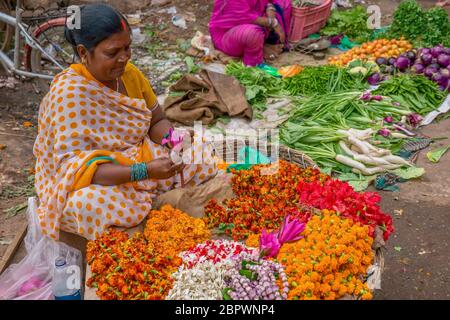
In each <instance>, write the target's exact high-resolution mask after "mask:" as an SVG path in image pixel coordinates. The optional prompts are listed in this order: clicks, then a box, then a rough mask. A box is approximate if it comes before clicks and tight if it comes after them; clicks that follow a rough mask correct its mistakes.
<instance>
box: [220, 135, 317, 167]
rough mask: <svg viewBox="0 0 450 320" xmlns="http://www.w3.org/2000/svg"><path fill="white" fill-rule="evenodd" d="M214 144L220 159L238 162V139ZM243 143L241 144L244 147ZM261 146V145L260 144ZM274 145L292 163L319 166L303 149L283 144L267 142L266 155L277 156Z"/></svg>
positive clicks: (246, 142)
mask: <svg viewBox="0 0 450 320" xmlns="http://www.w3.org/2000/svg"><path fill="white" fill-rule="evenodd" d="M245 145H246V146H248V145H249V144H248V141H245ZM212 146H213V148H214V151H215V154H216V156H219V155H220V156H219V158H221V159H220V160H222V161H224V162H225V161H226V160H229V159H233V162H234V163H236V162H237V161H238V153H239V151H240V147H239V146H238V143H237V141H236V140H232V141H221V142H212ZM242 146H243V145H241V147H242ZM258 146H260V145H258ZM272 147H274V149H275V150H276V147H278V158H279V159H283V160H286V161H288V162H291V163H295V164H296V165H298V166H300V167H301V168H303V169H305V168H308V167H310V168H314V169H318V168H319V167H318V166H317V164H316V163H315V162H314V161H313V160H312V159H311V158H310V157H309V156H307V155H306V154H304V153H303V152H301V151H298V150H294V149H291V148H289V147H287V146H285V145H283V144H279V145H275V144H270V143H267V144H265V148H263V150H266V152H261V153H262V154H264V155H265V156H267V157H269V158H275V155H273V154H271V151H272ZM267 151H268V152H267Z"/></svg>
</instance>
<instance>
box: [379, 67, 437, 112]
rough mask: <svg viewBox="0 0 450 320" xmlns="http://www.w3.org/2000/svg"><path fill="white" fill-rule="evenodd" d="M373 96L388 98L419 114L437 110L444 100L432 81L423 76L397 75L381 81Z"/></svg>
mask: <svg viewBox="0 0 450 320" xmlns="http://www.w3.org/2000/svg"><path fill="white" fill-rule="evenodd" d="M374 94H379V95H383V96H389V97H391V98H392V99H393V100H395V101H396V102H398V103H400V104H402V105H404V106H407V107H408V108H410V109H411V110H412V111H414V112H416V113H419V114H422V115H423V114H427V113H428V112H430V111H433V110H435V109H436V108H438V107H439V106H440V105H441V104H442V102H443V101H444V100H445V98H446V94H445V93H444V92H443V91H440V90H439V87H438V85H437V84H436V83H434V82H433V81H431V80H429V79H427V78H426V77H424V76H423V75H407V74H404V75H399V76H397V77H393V78H391V79H389V80H386V81H383V82H382V83H381V84H380V86H379V87H378V89H376V90H375V91H374Z"/></svg>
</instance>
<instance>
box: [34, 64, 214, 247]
mask: <svg viewBox="0 0 450 320" xmlns="http://www.w3.org/2000/svg"><path fill="white" fill-rule="evenodd" d="M133 68H135V67H133ZM131 72H135V70H134V69H133V70H131ZM122 80H124V78H122ZM124 84H125V85H126V86H127V85H132V83H131V84H130V83H126V82H125V81H124ZM147 104H148V103H146V100H145V99H136V98H130V97H128V96H125V95H122V94H120V93H118V92H116V91H113V90H111V89H109V88H107V87H106V86H104V85H102V84H100V83H99V82H97V81H94V80H92V79H89V78H87V77H84V76H83V75H81V74H80V73H77V72H76V71H74V69H72V68H68V69H66V70H64V71H63V72H61V73H60V74H59V75H57V76H56V77H55V79H54V81H53V83H52V86H51V90H50V92H49V93H48V94H47V95H46V96H45V97H44V99H43V101H42V103H41V106H40V110H39V133H38V136H37V139H36V142H35V145H34V154H35V156H36V158H37V162H36V191H37V193H38V196H39V200H40V205H39V209H38V216H39V222H40V225H41V227H42V231H43V233H44V234H45V235H48V236H50V237H52V238H53V239H58V238H59V231H60V230H64V231H67V232H71V233H76V234H80V235H82V236H83V237H85V238H87V239H89V240H92V239H94V238H95V237H96V236H97V235H98V234H99V233H101V232H102V231H104V230H105V229H106V228H108V227H110V226H119V227H126V228H128V227H133V226H136V225H137V224H139V223H140V222H141V221H142V220H143V219H144V218H145V217H146V216H147V214H148V213H149V212H150V210H151V208H152V199H153V198H154V197H155V196H157V195H158V194H160V193H162V192H164V191H168V190H170V189H173V188H176V187H178V186H180V175H176V176H175V177H173V178H170V179H166V180H152V179H149V180H144V181H139V182H135V183H126V184H122V185H117V186H100V185H94V184H91V181H92V177H93V175H94V173H95V170H96V168H97V166H98V165H99V164H102V163H105V162H111V158H112V159H113V160H114V161H115V162H117V163H120V164H122V165H132V164H133V163H137V162H143V161H150V160H152V159H156V158H160V157H167V156H168V154H167V149H166V148H164V147H162V146H161V145H159V144H155V143H153V142H152V141H151V140H150V138H149V136H148V134H147V133H148V131H149V128H150V122H151V118H152V113H151V111H150V109H149V108H148V107H147ZM150 107H151V106H150ZM203 147H204V149H203V157H204V164H201V165H198V164H191V165H187V166H186V167H185V169H184V171H183V177H184V183H185V184H186V185H188V186H189V185H191V186H193V185H197V184H200V183H202V182H203V181H206V180H208V179H209V178H211V177H212V176H214V175H215V174H216V172H217V169H216V164H215V163H214V161H213V160H212V148H211V147H209V146H203ZM101 157H103V158H101ZM108 157H109V158H110V159H109V160H108Z"/></svg>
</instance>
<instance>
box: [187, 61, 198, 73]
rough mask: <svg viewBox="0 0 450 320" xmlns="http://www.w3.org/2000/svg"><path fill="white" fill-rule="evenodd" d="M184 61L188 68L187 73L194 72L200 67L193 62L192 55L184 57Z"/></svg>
mask: <svg viewBox="0 0 450 320" xmlns="http://www.w3.org/2000/svg"><path fill="white" fill-rule="evenodd" d="M184 62H185V63H186V66H187V68H188V73H196V72H197V71H198V70H199V69H200V68H199V67H198V66H197V65H196V64H195V62H194V59H193V58H192V57H186V58H184Z"/></svg>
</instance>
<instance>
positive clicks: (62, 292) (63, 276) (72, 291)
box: [52, 257, 81, 300]
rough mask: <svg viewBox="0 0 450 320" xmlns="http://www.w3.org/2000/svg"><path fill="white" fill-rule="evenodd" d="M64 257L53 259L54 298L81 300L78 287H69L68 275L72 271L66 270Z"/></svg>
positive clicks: (69, 275)
mask: <svg viewBox="0 0 450 320" xmlns="http://www.w3.org/2000/svg"><path fill="white" fill-rule="evenodd" d="M68 267H69V266H68V265H67V262H66V259H65V258H64V257H59V258H57V259H56V260H55V269H54V274H53V284H52V291H53V296H54V297H55V300H81V290H80V288H78V289H77V288H71V285H70V279H69V277H71V276H72V273H70V272H69V270H68Z"/></svg>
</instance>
